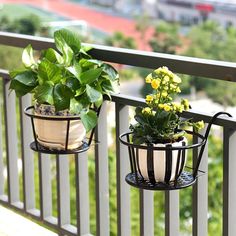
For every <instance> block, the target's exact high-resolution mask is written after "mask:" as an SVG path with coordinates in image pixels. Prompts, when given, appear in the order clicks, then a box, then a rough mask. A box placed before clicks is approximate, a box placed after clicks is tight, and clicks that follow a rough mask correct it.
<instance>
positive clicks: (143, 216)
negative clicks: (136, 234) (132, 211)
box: [140, 189, 154, 236]
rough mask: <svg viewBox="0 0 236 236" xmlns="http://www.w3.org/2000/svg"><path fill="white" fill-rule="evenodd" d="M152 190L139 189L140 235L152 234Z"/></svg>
mask: <svg viewBox="0 0 236 236" xmlns="http://www.w3.org/2000/svg"><path fill="white" fill-rule="evenodd" d="M153 200H154V199H153V192H152V191H147V190H142V189H141V190H140V235H141V236H154V201H153Z"/></svg>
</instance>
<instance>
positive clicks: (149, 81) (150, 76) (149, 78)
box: [145, 73, 152, 84]
mask: <svg viewBox="0 0 236 236" xmlns="http://www.w3.org/2000/svg"><path fill="white" fill-rule="evenodd" d="M145 81H146V83H147V84H150V83H151V82H152V73H150V74H149V75H148V76H147V77H146V79H145Z"/></svg>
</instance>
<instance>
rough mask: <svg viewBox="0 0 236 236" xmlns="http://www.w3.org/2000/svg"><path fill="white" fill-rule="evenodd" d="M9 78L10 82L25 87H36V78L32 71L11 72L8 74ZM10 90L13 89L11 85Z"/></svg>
mask: <svg viewBox="0 0 236 236" xmlns="http://www.w3.org/2000/svg"><path fill="white" fill-rule="evenodd" d="M10 76H11V77H12V78H13V79H12V81H13V80H17V81H18V82H19V83H21V84H24V85H25V86H28V87H35V86H36V85H37V79H36V78H37V77H36V74H35V73H34V72H33V71H30V70H24V71H12V72H11V73H10ZM10 88H11V89H14V88H13V87H11V85H10Z"/></svg>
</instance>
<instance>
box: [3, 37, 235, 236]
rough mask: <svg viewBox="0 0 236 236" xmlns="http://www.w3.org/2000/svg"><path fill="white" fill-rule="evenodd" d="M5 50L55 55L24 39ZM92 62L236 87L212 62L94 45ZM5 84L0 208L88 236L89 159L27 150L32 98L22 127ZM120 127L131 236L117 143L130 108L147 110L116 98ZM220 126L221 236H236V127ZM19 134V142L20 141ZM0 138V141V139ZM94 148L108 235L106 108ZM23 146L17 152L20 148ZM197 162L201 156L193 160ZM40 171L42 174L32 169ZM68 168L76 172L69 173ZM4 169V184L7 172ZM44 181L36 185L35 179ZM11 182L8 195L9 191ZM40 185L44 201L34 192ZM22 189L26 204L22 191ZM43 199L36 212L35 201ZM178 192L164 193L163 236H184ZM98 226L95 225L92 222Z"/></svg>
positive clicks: (120, 204)
mask: <svg viewBox="0 0 236 236" xmlns="http://www.w3.org/2000/svg"><path fill="white" fill-rule="evenodd" d="M0 43H1V44H4V45H10V46H16V47H24V46H26V45H27V44H28V43H31V44H32V45H33V47H36V48H37V49H42V48H46V47H53V46H54V45H53V43H52V41H51V40H49V39H44V38H38V37H32V36H22V35H18V34H10V33H0ZM92 53H93V55H94V56H96V57H97V58H99V59H102V60H106V61H110V62H116V63H122V64H127V65H134V66H142V67H147V68H153V67H158V66H160V65H166V66H169V67H170V68H172V69H173V70H174V71H175V72H179V73H185V74H190V75H198V76H205V77H211V78H215V79H223V80H229V79H230V80H232V81H236V64H235V63H228V62H219V61H210V60H204V59H195V58H188V57H180V56H172V55H165V54H159V53H148V52H141V51H134V50H127V49H118V48H112V47H105V46H97V45H94V49H93V51H92ZM0 76H2V78H3V80H2V82H3V86H2V88H3V97H2V99H3V101H4V102H3V103H4V106H3V107H2V109H3V110H2V111H1V113H4V117H1V116H0V117H1V118H3V119H4V125H3V126H2V125H1V124H2V122H0V131H2V132H3V133H4V134H5V136H4V137H3V138H2V140H0V203H1V204H3V205H5V206H7V207H9V208H14V209H16V210H19V211H20V212H23V213H24V214H25V215H26V216H27V215H29V216H31V217H33V218H34V219H37V220H39V221H41V222H43V223H44V224H46V225H47V226H49V227H52V228H53V229H55V230H56V231H57V232H58V234H59V235H81V236H82V235H83V236H85V235H90V234H91V233H90V220H91V219H90V209H89V207H90V203H89V177H88V160H87V154H86V153H83V154H79V155H75V156H73V157H72V158H71V157H68V156H63V157H61V156H49V155H46V154H41V155H36V156H35V154H34V153H33V151H32V150H31V149H30V148H29V146H28V144H29V143H30V142H31V141H32V132H31V127H30V122H29V120H28V119H27V118H26V117H25V116H24V115H23V108H24V107H26V106H28V105H29V104H30V103H31V98H30V97H27V96H26V97H23V98H22V99H20V100H19V102H20V124H18V123H17V121H18V118H17V114H18V113H17V106H16V101H18V99H17V98H16V97H15V94H14V93H10V94H9V92H8V88H9V76H8V72H7V71H6V70H0ZM112 102H113V103H115V122H116V178H117V179H116V184H117V189H116V191H117V235H119V236H129V235H131V219H130V205H131V202H130V187H129V186H128V185H127V184H126V183H125V180H124V179H125V175H126V174H127V173H128V171H129V169H128V168H129V163H128V157H127V155H128V153H127V150H126V148H125V147H123V146H122V145H121V144H120V143H119V141H118V136H119V135H120V134H121V133H122V132H124V131H126V130H127V129H128V119H129V117H128V113H129V112H128V111H129V108H130V107H135V106H139V105H143V104H144V100H143V99H140V98H135V97H130V96H126V95H122V94H118V95H113V96H112ZM184 116H185V117H194V118H196V119H203V120H204V121H205V122H206V123H207V122H209V120H210V118H211V115H209V114H203V113H197V112H195V111H190V112H186V113H184ZM215 124H216V125H218V126H221V127H223V130H224V137H223V153H224V156H223V173H224V174H223V188H224V189H223V206H222V208H223V216H222V217H223V232H222V233H221V234H222V235H224V236H234V235H235V232H236V224H235V223H234V220H235V218H236V201H235V199H236V187H235V181H234V180H235V179H236V171H235V170H236V158H235V156H236V146H235V143H236V120H235V119H232V118H218V119H217V120H216V122H215ZM19 130H20V135H19ZM0 137H1V135H0ZM95 139H96V140H99V142H100V143H99V145H97V146H95V180H96V181H95V187H96V235H98V236H108V235H110V218H109V216H110V210H109V169H108V165H109V159H108V137H107V102H105V103H104V104H103V106H102V110H101V113H100V117H99V122H98V126H97V129H96V136H95ZM19 144H20V145H19ZM4 150H6V154H5V153H4ZM194 155H196V153H195V154H194ZM19 159H21V160H22V173H23V176H22V177H21V175H20V173H19V166H18V165H19V161H18V160H19ZM207 159H208V152H207V148H206V150H205V153H204V157H203V161H202V164H201V169H202V170H207V168H208V163H207ZM53 160H56V170H54V172H55V173H56V176H55V178H56V183H57V187H56V188H57V189H56V194H57V196H56V199H57V203H56V205H57V215H56V216H53V202H52V201H53V198H52V181H51V179H52V178H54V177H53V173H54V172H53V170H52V167H51V163H52V161H53ZM36 166H38V169H36V168H35V167H36ZM71 166H73V170H74V172H73V173H71V171H70V170H71ZM5 168H6V169H7V178H5V177H4V175H3V172H4V169H5ZM71 174H73V175H74V178H75V183H74V186H71V185H70V178H71ZM36 175H38V176H39V183H36V182H35V181H36V179H35V176H36ZM5 181H6V182H7V191H6V187H5V185H6V184H5ZM36 184H39V193H36V192H35V189H36V187H35V186H36ZM207 186H208V179H207V175H205V176H202V177H201V178H200V179H199V180H198V182H197V183H196V185H195V186H194V187H193V191H192V199H193V200H192V209H193V227H192V228H193V229H192V235H194V236H207V235H208V230H207V228H208V225H207V222H208V190H207ZM21 188H23V196H20V189H21ZM72 190H75V192H76V193H75V194H76V207H75V209H71V203H70V201H71V197H70V195H71V192H72ZM139 195H140V196H139V197H140V235H144V236H154V194H153V192H150V191H145V190H140V192H139ZM37 197H39V199H40V204H39V207H37V206H36V205H37V204H36V200H35V199H36V198H37ZM179 200H180V199H179V191H171V192H166V193H165V235H166V236H178V235H180V232H179V221H180V220H179ZM72 212H76V219H77V220H76V224H72V221H71V214H72ZM93 220H94V219H93Z"/></svg>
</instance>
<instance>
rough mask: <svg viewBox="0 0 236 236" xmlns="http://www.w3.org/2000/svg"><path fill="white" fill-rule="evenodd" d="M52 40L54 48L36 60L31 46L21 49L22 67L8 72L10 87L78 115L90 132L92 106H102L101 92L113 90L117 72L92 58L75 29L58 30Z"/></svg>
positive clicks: (19, 94)
mask: <svg viewBox="0 0 236 236" xmlns="http://www.w3.org/2000/svg"><path fill="white" fill-rule="evenodd" d="M54 41H55V46H56V49H57V50H55V49H53V48H48V49H46V50H43V51H41V53H40V57H39V58H38V59H37V60H35V59H34V57H33V49H32V46H31V45H28V46H27V47H26V48H25V49H24V51H23V54H22V62H23V65H24V69H21V70H14V71H11V72H10V76H11V78H12V80H11V84H10V89H11V90H15V92H16V95H17V96H19V97H21V96H23V95H25V94H27V93H32V94H33V99H34V101H35V102H36V103H37V104H49V105H53V106H55V110H56V111H61V110H65V109H68V110H69V111H70V113H72V114H80V115H81V120H82V122H83V124H84V126H85V128H86V130H87V131H89V130H91V129H92V128H93V127H95V125H96V123H97V115H96V113H95V111H94V110H93V108H95V107H96V108H98V107H100V106H101V104H102V102H103V95H108V96H110V93H111V92H114V91H115V88H116V85H117V81H118V73H117V71H116V70H115V69H114V68H113V67H112V66H111V65H109V64H106V63H104V62H102V61H99V60H95V59H93V58H92V57H91V56H90V55H89V53H88V51H89V48H86V47H84V46H82V45H81V42H80V40H79V37H78V35H77V34H75V33H74V32H71V31H69V30H66V29H61V30H58V31H56V32H55V33H54Z"/></svg>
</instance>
